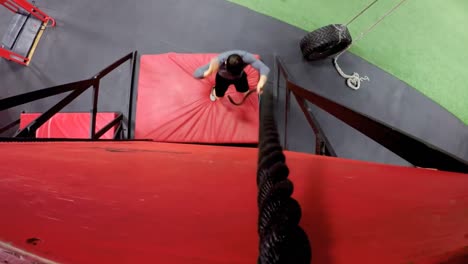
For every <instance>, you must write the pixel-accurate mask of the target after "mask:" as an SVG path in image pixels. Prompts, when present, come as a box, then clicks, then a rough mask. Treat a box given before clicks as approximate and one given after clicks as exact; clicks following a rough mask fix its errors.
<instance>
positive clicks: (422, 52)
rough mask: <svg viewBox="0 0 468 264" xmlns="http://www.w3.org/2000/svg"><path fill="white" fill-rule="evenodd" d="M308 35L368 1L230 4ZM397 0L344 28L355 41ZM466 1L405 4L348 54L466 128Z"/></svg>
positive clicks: (242, 0) (386, 0)
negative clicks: (395, 80) (421, 96)
mask: <svg viewBox="0 0 468 264" xmlns="http://www.w3.org/2000/svg"><path fill="white" fill-rule="evenodd" d="M229 1H231V2H234V3H237V4H240V5H243V6H245V7H248V8H250V9H252V10H254V11H257V12H259V13H262V14H265V15H268V16H271V17H274V18H276V19H279V20H281V21H284V22H286V23H288V24H291V25H294V26H297V27H299V28H302V29H304V30H307V31H312V30H314V29H317V28H319V27H322V26H325V25H328V24H334V23H343V24H345V23H347V22H348V21H349V20H350V19H351V18H352V17H354V16H355V15H356V14H357V13H359V11H361V10H362V9H363V8H364V7H365V6H367V5H368V4H369V3H371V2H372V0H347V1H343V0H327V1H321V0H320V1H319V0H229ZM399 1H400V0H380V1H379V2H377V4H375V5H374V6H373V7H371V8H370V9H369V10H368V11H367V12H366V13H364V15H362V16H361V17H359V18H358V19H357V20H356V21H354V22H353V23H352V24H351V25H350V26H349V29H350V31H351V34H352V36H353V38H354V39H357V38H358V37H359V35H360V33H361V32H363V31H365V30H366V29H367V28H368V27H370V26H371V25H372V24H373V23H374V22H376V21H377V20H378V19H379V18H380V17H381V16H383V15H384V14H385V13H386V12H388V11H389V10H390V9H391V8H392V7H394V6H395V5H396V4H398V3H399ZM467 10H468V1H466V0H451V1H446V0H430V1H428V0H407V1H406V2H405V3H404V4H403V5H401V7H400V8H399V9H397V10H396V11H395V12H393V13H392V14H391V15H390V16H388V17H387V18H385V19H384V20H383V21H382V22H381V23H380V24H379V25H378V26H377V27H376V28H375V29H374V30H373V31H371V32H370V33H369V34H367V35H366V36H365V37H364V38H363V39H362V40H360V41H358V42H355V43H354V44H353V46H352V48H351V50H350V51H351V52H352V53H354V54H356V55H358V56H360V57H362V58H364V59H365V60H367V61H368V62H370V63H372V64H374V65H376V66H378V67H379V68H381V69H383V70H384V71H386V72H388V73H390V74H392V75H393V76H395V77H396V78H398V79H400V80H402V81H404V82H406V83H407V84H408V85H410V86H412V87H414V88H415V89H417V90H419V91H420V92H421V93H423V94H425V95H426V96H427V97H429V98H431V99H432V100H434V101H435V102H436V103H438V104H440V105H441V106H443V107H444V108H446V109H447V110H448V111H449V112H451V113H453V114H454V115H455V116H457V117H458V118H459V119H460V120H462V121H463V122H464V123H465V124H468V84H467V80H466V76H468V75H467V73H468V48H467V43H468V30H466V27H467V25H468V15H467Z"/></svg>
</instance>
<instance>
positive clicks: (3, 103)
mask: <svg viewBox="0 0 468 264" xmlns="http://www.w3.org/2000/svg"><path fill="white" fill-rule="evenodd" d="M136 58H137V52H136V51H135V52H131V53H129V54H127V55H125V56H124V57H122V58H121V59H119V60H117V61H116V62H114V63H112V64H111V65H109V66H108V67H106V68H105V69H103V70H102V71H100V72H99V73H98V74H96V75H94V76H93V77H91V78H89V79H86V80H82V81H78V82H73V83H67V84H63V85H58V86H54V87H50V88H45V89H41V90H37V91H33V92H29V93H24V94H20V95H16V96H12V97H8V98H5V99H1V100H0V111H3V110H6V109H9V108H12V107H16V106H19V105H22V104H26V103H29V102H33V101H36V100H40V99H43V98H47V97H51V96H54V95H59V94H63V93H67V92H71V93H70V94H69V95H67V96H66V97H65V98H64V99H62V100H61V101H60V102H58V103H57V104H55V105H54V106H52V107H51V108H49V110H47V111H46V112H44V113H42V114H41V115H40V116H39V117H37V118H36V119H35V120H33V121H32V122H31V123H30V124H29V125H27V126H26V127H24V128H23V129H20V130H19V131H18V132H16V133H15V135H14V136H13V137H14V138H34V137H35V134H36V130H37V129H38V128H39V127H41V126H42V125H43V124H44V123H46V122H47V121H48V120H49V119H50V118H52V117H53V116H54V115H55V114H56V113H58V112H59V111H60V110H62V109H63V108H64V107H65V106H67V105H68V104H70V103H71V102H72V101H73V100H75V99H76V98H77V97H78V96H80V95H81V94H83V93H84V92H85V91H86V90H88V89H89V88H91V87H92V88H93V96H92V104H93V108H92V110H91V120H90V132H89V139H91V140H98V139H99V138H100V137H101V136H103V135H104V134H105V133H106V132H108V131H109V130H110V129H111V128H112V127H116V130H115V134H114V139H117V138H121V135H122V129H123V127H122V122H123V114H122V113H119V115H118V116H117V117H116V118H114V119H113V120H112V121H110V122H109V123H108V124H107V125H105V126H104V127H103V128H102V129H100V130H99V131H97V132H96V116H97V108H98V107H97V106H98V98H99V86H100V82H101V79H102V78H104V77H105V76H107V75H108V74H109V73H111V72H112V71H113V70H115V69H116V68H117V67H119V66H120V65H122V64H123V63H125V62H127V61H129V60H132V71H131V72H132V83H131V90H133V88H134V87H133V86H134V74H135V71H134V68H135V65H136V63H135V62H136ZM131 93H132V91H131ZM129 113H130V114H131V109H129ZM129 122H130V117H129ZM13 123H15V125H17V124H18V123H19V122H18V121H16V122H13ZM13 123H11V124H9V125H7V126H6V127H5V128H4V129H5V130H6V129H10V128H12V126H13ZM128 128H129V129H130V125H129V126H128ZM129 135H130V133H129Z"/></svg>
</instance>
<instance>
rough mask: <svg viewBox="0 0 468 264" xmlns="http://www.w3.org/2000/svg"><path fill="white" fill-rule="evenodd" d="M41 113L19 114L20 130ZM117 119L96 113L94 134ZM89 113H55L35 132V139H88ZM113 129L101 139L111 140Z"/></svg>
mask: <svg viewBox="0 0 468 264" xmlns="http://www.w3.org/2000/svg"><path fill="white" fill-rule="evenodd" d="M40 115H41V113H23V114H21V118H20V119H21V120H20V129H23V128H25V127H26V126H27V125H29V124H30V123H31V122H32V121H34V120H35V119H36V118H38V117H39V116H40ZM116 117H117V114H116V113H98V114H97V115H96V132H97V131H99V129H101V128H103V127H104V126H106V125H107V124H109V122H111V121H112V120H114V118H116ZM90 122H91V115H90V113H57V114H55V115H54V116H53V117H52V118H51V119H49V121H47V122H46V123H44V124H43V125H42V126H41V127H39V129H38V130H36V137H37V138H89V130H90V126H89V125H90ZM114 131H115V128H114V127H112V128H111V129H109V131H108V132H107V133H105V134H104V135H102V137H101V139H113V138H114Z"/></svg>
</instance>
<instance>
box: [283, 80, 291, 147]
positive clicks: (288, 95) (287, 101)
mask: <svg viewBox="0 0 468 264" xmlns="http://www.w3.org/2000/svg"><path fill="white" fill-rule="evenodd" d="M285 93H286V99H285V103H284V149H285V150H287V149H288V116H289V108H290V101H291V90H289V87H288V83H287V84H286V90H285Z"/></svg>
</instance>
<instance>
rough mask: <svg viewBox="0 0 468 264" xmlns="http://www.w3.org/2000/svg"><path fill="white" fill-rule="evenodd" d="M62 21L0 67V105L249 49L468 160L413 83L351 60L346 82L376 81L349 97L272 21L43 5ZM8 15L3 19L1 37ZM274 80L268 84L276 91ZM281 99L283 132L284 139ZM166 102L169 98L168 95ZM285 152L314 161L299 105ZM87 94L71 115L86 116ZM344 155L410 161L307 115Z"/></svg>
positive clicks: (87, 2) (460, 135) (107, 91)
mask: <svg viewBox="0 0 468 264" xmlns="http://www.w3.org/2000/svg"><path fill="white" fill-rule="evenodd" d="M36 4H37V5H38V6H39V8H41V9H42V10H43V11H45V12H46V13H48V14H49V15H50V16H52V17H54V18H55V19H56V20H57V27H56V28H48V29H47V30H46V32H45V33H44V35H43V37H42V39H41V41H40V43H39V46H38V48H37V49H36V52H35V55H34V57H33V60H32V63H31V65H30V66H29V67H23V66H20V65H16V64H13V63H11V62H8V61H5V60H1V61H0V76H1V80H2V82H1V88H0V89H1V90H0V97H1V98H6V97H9V96H12V95H18V94H21V93H25V92H29V91H33V90H37V89H41V88H46V87H50V86H54V85H59V84H64V83H68V82H73V81H77V80H81V79H84V78H89V77H90V76H93V75H94V74H95V73H97V72H98V71H99V70H101V69H102V68H104V67H106V66H107V65H109V64H110V63H112V62H113V61H115V60H116V59H118V58H120V57H122V56H124V55H125V54H127V53H129V52H132V51H134V50H138V52H139V53H140V54H158V53H166V52H183V53H213V52H222V51H225V50H230V49H244V50H248V51H250V52H252V53H257V54H260V55H261V56H262V59H263V60H264V61H265V63H267V64H268V65H269V66H270V67H271V68H272V69H273V67H274V57H275V56H276V55H279V56H281V57H282V58H283V59H284V61H285V62H286V64H287V66H288V67H289V68H290V71H291V73H292V75H293V78H294V80H295V81H296V82H298V83H299V84H301V85H303V86H305V87H307V88H309V89H315V90H316V91H317V92H320V93H321V94H324V95H326V96H327V97H330V98H332V99H333V100H336V101H338V102H339V103H341V104H343V105H345V106H348V107H350V108H352V109H355V110H358V111H360V112H363V113H366V114H369V115H371V116H373V117H376V118H378V119H380V120H382V121H384V122H386V123H387V124H389V125H391V126H393V127H396V128H399V129H401V130H403V131H405V132H407V133H410V134H412V135H414V136H416V137H418V138H421V139H423V140H424V141H426V142H428V143H430V144H433V145H435V146H437V147H439V148H441V149H443V150H445V151H447V152H449V153H452V154H453V155H456V156H458V157H461V158H463V159H465V160H468V127H467V126H466V125H464V124H463V122H462V121H461V120H460V119H458V118H457V117H455V116H454V115H453V114H451V113H449V112H448V111H446V110H445V109H444V108H442V107H441V106H439V105H437V104H436V103H434V102H433V101H432V100H430V99H429V98H427V97H425V96H423V95H422V94H421V93H420V92H418V91H417V90H415V89H413V88H412V87H410V86H408V85H407V84H406V83H404V82H402V81H400V80H399V79H397V78H395V77H393V76H392V75H390V74H388V73H386V72H385V71H383V70H381V69H379V68H377V67H375V66H374V65H372V64H370V63H368V62H367V61H365V60H364V59H361V58H360V57H357V56H356V55H353V54H351V53H346V54H345V55H344V56H342V57H341V59H340V63H341V66H342V68H343V70H344V71H345V72H349V73H352V72H359V73H365V75H368V76H369V77H370V79H371V81H370V82H363V84H362V87H361V89H360V90H358V91H352V90H351V89H349V88H348V87H347V86H346V85H345V82H344V80H343V79H342V78H341V77H340V76H339V75H338V74H337V73H336V71H335V69H334V68H333V65H332V63H331V61H328V60H327V61H320V62H314V63H307V62H305V61H303V60H302V57H301V53H300V49H299V45H298V43H299V40H300V39H301V38H302V37H303V36H304V34H306V33H307V32H306V31H304V30H303V29H300V28H298V27H295V26H291V25H289V24H286V23H284V22H281V21H279V20H276V19H274V18H271V17H269V16H265V15H261V14H259V13H257V12H255V11H252V10H249V9H247V8H245V7H242V6H239V5H237V4H234V3H230V2H228V1H220V0H199V1H191V0H158V1H152V0H141V1H138V4H136V3H135V2H134V1H120V2H119V4H115V2H114V1H111V0H101V1H97V2H96V1H91V0H82V1H73V0H60V1H59V0H37V1H36ZM10 19H11V14H9V12H8V11H7V10H6V9H5V8H3V9H1V10H0V25H1V26H0V32H5V30H6V26H7V25H8V22H9V20H10ZM129 69H130V64H129V63H128V64H127V65H124V66H122V67H120V68H119V71H118V73H113V74H112V75H111V76H109V77H108V78H106V79H105V81H104V83H103V84H102V85H101V94H100V97H99V111H122V112H126V109H127V107H128V103H129V102H128V98H129V84H130V72H129ZM274 79H275V76H274V74H273V73H272V74H271V75H270V81H269V88H273V86H272V84H273V83H274ZM282 95H283V94H282V93H280V98H279V105H278V107H277V110H278V124H279V126H280V131H284V129H283V123H284V120H283V117H284V114H283V113H282V107H283V104H284V98H283V96H282ZM162 96H164V95H162ZM62 97H63V96H56V97H53V98H48V99H43V100H40V101H37V102H33V103H30V104H26V105H23V106H20V107H17V108H14V109H10V110H9V111H3V112H1V113H0V127H1V126H3V125H5V124H7V123H9V122H11V121H12V120H16V119H17V118H18V117H19V113H20V112H21V111H23V110H24V111H27V112H43V111H45V110H46V109H48V108H49V107H50V106H51V105H52V104H53V103H54V102H57V101H58V100H59V99H60V98H62ZM292 102H293V104H292V106H291V113H290V115H289V118H290V119H289V128H288V142H289V143H288V147H289V149H290V150H295V151H304V152H313V151H314V148H315V146H314V139H313V138H314V136H313V132H312V129H311V128H310V127H309V126H308V124H307V122H306V120H305V117H304V116H303V114H302V112H301V111H300V109H299V107H298V105H297V104H296V103H295V101H294V100H292ZM90 109H91V94H90V92H87V93H85V94H83V95H82V96H81V97H80V98H78V100H76V101H74V102H73V103H72V104H71V105H69V106H68V107H66V109H64V111H89V110H90ZM310 111H311V112H312V113H314V114H315V115H316V117H317V119H318V120H319V122H320V125H321V126H322V128H323V129H324V131H325V132H326V134H327V136H328V137H329V139H330V141H331V143H332V146H333V147H334V149H335V151H336V152H337V154H338V155H339V156H341V157H344V158H350V159H358V160H367V161H375V162H382V163H389V164H398V165H408V163H406V162H405V161H404V160H402V159H400V158H399V157H398V156H396V155H395V154H393V153H392V152H390V151H388V150H386V149H385V148H383V147H381V146H380V145H379V144H377V143H375V142H374V141H372V140H370V139H368V138H367V137H365V136H364V135H362V134H361V133H359V132H357V131H355V130H354V129H352V128H350V127H348V126H347V125H345V124H343V123H341V122H340V121H338V120H336V119H335V118H334V117H332V116H330V115H328V114H327V113H325V112H323V111H321V110H320V109H318V108H316V107H314V106H310Z"/></svg>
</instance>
